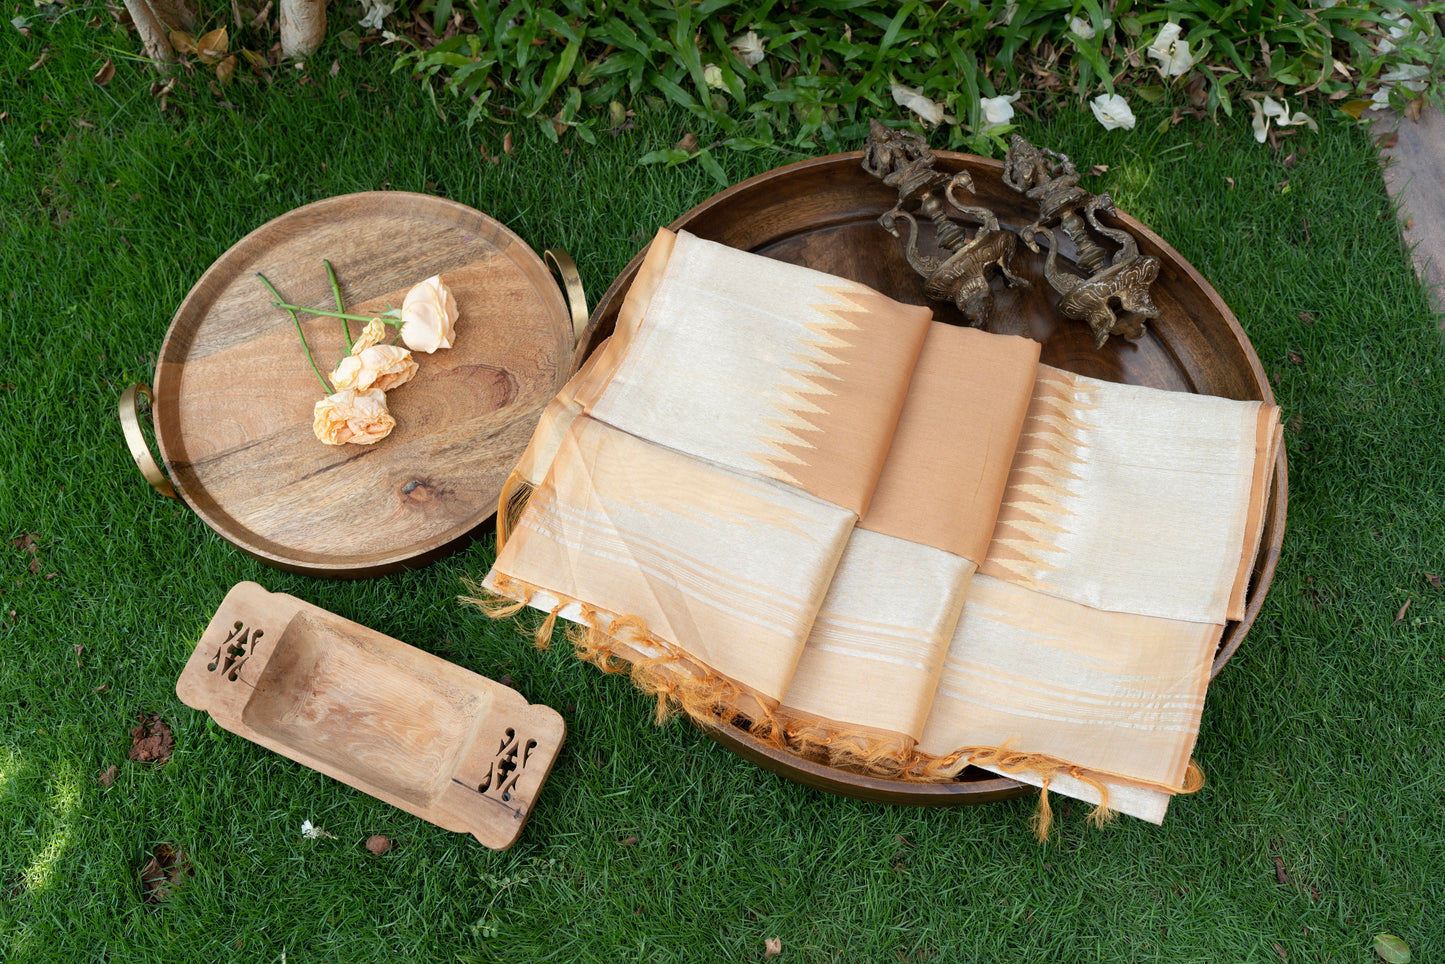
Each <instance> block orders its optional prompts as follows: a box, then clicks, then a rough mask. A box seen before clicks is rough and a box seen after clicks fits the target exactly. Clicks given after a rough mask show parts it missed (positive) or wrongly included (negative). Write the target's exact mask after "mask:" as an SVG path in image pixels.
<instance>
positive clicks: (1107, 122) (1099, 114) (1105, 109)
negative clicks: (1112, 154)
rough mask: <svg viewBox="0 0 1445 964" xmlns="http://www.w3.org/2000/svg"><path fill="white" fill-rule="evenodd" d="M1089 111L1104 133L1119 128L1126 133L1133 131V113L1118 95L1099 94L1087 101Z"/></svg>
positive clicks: (1126, 102)
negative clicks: (1102, 126) (1101, 125)
mask: <svg viewBox="0 0 1445 964" xmlns="http://www.w3.org/2000/svg"><path fill="white" fill-rule="evenodd" d="M1089 109H1090V110H1092V111H1093V112H1094V117H1095V118H1096V119H1098V121H1099V123H1100V124H1103V125H1104V130H1106V131H1112V130H1115V129H1116V128H1120V127H1122V128H1124V130H1126V131H1132V130H1133V129H1134V112H1133V111H1132V110H1130V109H1129V102H1128V101H1127V100H1125V99H1124V98H1123V97H1121V96H1119V95H1118V94H1100V95H1099V96H1098V97H1095V98H1094V99H1093V100H1091V101H1089Z"/></svg>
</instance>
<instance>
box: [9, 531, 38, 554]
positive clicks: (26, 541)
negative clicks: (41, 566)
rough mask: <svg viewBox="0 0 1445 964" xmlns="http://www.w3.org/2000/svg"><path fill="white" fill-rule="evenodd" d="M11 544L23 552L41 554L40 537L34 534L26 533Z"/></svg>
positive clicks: (11, 541)
mask: <svg viewBox="0 0 1445 964" xmlns="http://www.w3.org/2000/svg"><path fill="white" fill-rule="evenodd" d="M10 544H11V545H12V546H14V547H15V548H17V549H20V550H21V551H23V552H31V553H34V552H39V551H40V537H39V536H38V535H36V534H35V533H33V532H24V533H21V534H20V535H18V536H16V537H15V538H14V539H11V540H10Z"/></svg>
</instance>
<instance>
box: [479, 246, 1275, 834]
mask: <svg viewBox="0 0 1445 964" xmlns="http://www.w3.org/2000/svg"><path fill="white" fill-rule="evenodd" d="M1038 356H1039V345H1038V344H1037V343H1035V342H1032V341H1029V340H1027V339H1023V338H1016V337H1010V336H1000V335H991V334H987V333H984V332H980V331H976V330H973V329H964V328H957V327H952V326H946V325H943V324H940V323H937V322H934V321H932V319H931V313H930V312H929V310H928V309H927V308H923V307H919V306H913V305H905V304H901V303H899V302H896V301H893V300H892V299H889V298H887V297H885V296H883V295H881V294H878V293H877V292H874V291H871V290H869V289H867V288H866V287H864V286H862V285H858V284H856V283H854V282H851V281H847V280H845V279H841V278H836V277H831V276H828V275H825V274H822V273H820V272H817V271H813V270H811V269H808V268H803V267H799V266H796V265H789V264H784V263H781V262H776V261H772V260H771V259H768V258H764V257H761V256H757V255H752V254H748V253H745V252H740V251H735V250H732V249H729V248H726V247H724V246H721V245H717V244H714V243H712V242H708V241H704V240H702V239H699V238H696V237H693V236H691V235H688V234H686V233H680V234H677V235H673V234H672V233H671V232H667V231H663V232H660V233H659V235H658V236H657V238H656V239H655V240H654V242H653V244H652V245H651V247H650V249H649V253H648V255H647V257H646V259H645V261H644V264H643V265H642V268H641V270H640V271H639V273H638V276H637V278H636V280H635V281H634V284H633V286H632V288H631V289H630V291H629V294H628V296H627V299H626V300H625V302H624V305H623V307H622V309H621V311H620V313H619V317H618V321H617V325H616V330H615V332H614V334H613V336H612V337H611V338H610V339H609V340H608V341H607V342H606V343H604V345H603V346H601V347H600V348H599V349H598V351H597V352H595V353H594V354H593V356H592V357H591V358H590V359H589V360H588V362H587V363H586V364H585V365H584V367H583V368H582V369H581V370H580V371H579V372H578V374H577V375H576V376H575V377H574V378H573V379H572V381H571V382H570V383H569V384H568V385H567V386H566V387H565V388H564V389H563V391H562V392H560V393H559V394H558V396H557V397H556V398H555V399H554V400H553V401H552V403H551V404H550V405H549V406H548V408H547V410H546V412H545V413H544V415H543V417H542V419H541V422H540V423H539V426H538V429H537V431H536V433H535V434H534V436H533V439H532V442H531V445H530V446H529V448H528V449H527V452H526V453H525V455H524V456H523V458H522V460H521V462H520V463H519V465H518V466H517V469H516V471H515V472H514V473H513V477H512V479H511V480H510V481H509V483H508V485H507V487H506V489H505V490H504V493H503V500H502V501H503V505H502V507H501V510H500V511H499V517H498V518H499V525H498V534H499V540H498V541H499V551H498V557H497V560H496V563H495V565H494V566H493V568H492V569H491V571H490V572H489V573H488V574H487V576H486V578H485V579H484V580H483V586H484V587H485V588H486V589H487V590H488V591H489V592H490V593H491V594H493V596H494V597H495V598H497V599H500V600H504V601H513V602H515V604H517V605H530V606H532V607H534V608H537V609H540V610H542V611H544V612H546V613H547V614H548V618H547V620H546V622H545V623H544V627H543V631H542V634H541V636H542V637H547V636H550V633H551V628H552V623H553V621H554V619H557V618H560V619H563V620H569V621H571V622H573V623H576V624H577V625H578V630H577V631H576V632H575V633H573V634H572V638H573V641H574V643H575V644H576V646H577V648H578V651H579V655H583V656H585V657H588V658H590V659H592V660H594V661H595V662H598V663H599V665H602V666H603V667H604V668H608V669H618V668H622V667H623V666H626V668H628V669H629V670H630V671H631V673H632V675H633V677H634V679H635V680H636V681H637V682H638V684H639V685H640V686H642V687H643V688H644V689H646V690H647V691H649V692H652V693H654V694H656V695H657V696H658V700H659V713H660V714H662V713H664V712H665V711H666V710H667V708H668V707H678V708H681V709H682V710H683V711H684V712H686V713H687V714H688V715H689V716H691V717H693V718H694V719H697V720H699V721H702V722H704V723H710V724H719V723H723V722H728V721H731V720H734V719H735V718H737V717H739V716H741V717H744V718H746V720H747V722H748V723H749V726H750V731H751V732H752V734H753V735H754V736H756V737H758V738H759V739H763V740H765V741H769V742H772V743H774V744H775V745H778V746H780V747H783V748H786V749H789V750H791V751H793V752H797V753H801V754H806V755H809V756H813V757H823V758H825V759H827V760H829V761H830V762H832V763H834V764H835V765H839V766H849V767H856V768H862V769H865V770H867V771H870V772H874V773H879V774H883V775H889V776H894V777H897V778H899V779H913V780H940V779H950V778H952V777H953V776H955V775H956V774H957V773H958V772H959V771H961V770H962V769H963V768H964V767H965V766H968V765H970V764H973V765H979V766H984V767H986V768H989V769H993V770H995V771H996V772H1001V773H1007V774H1009V775H1010V776H1014V777H1016V778H1018V779H1021V780H1025V781H1028V782H1032V783H1035V784H1036V785H1040V786H1043V787H1044V788H1045V790H1047V789H1049V788H1052V789H1054V790H1056V791H1058V792H1063V793H1066V794H1069V795H1072V796H1076V797H1079V798H1080V799H1084V800H1088V801H1089V802H1092V803H1094V804H1096V805H1098V806H1099V807H1100V812H1101V813H1107V812H1108V810H1109V809H1111V808H1113V809H1122V810H1124V811H1125V812H1129V813H1133V814H1135V815H1137V816H1140V817H1143V818H1145V819H1149V820H1154V821H1156V822H1157V821H1158V820H1161V819H1162V817H1163V815H1164V808H1165V805H1166V804H1167V801H1168V799H1169V797H1170V796H1172V795H1173V794H1176V793H1180V792H1187V791H1190V790H1192V789H1194V788H1196V787H1197V785H1198V778H1197V771H1195V770H1193V769H1192V767H1191V765H1190V754H1191V752H1192V750H1193V746H1194V742H1195V739H1196V737H1197V734H1198V728H1199V720H1200V715H1201V712H1202V707H1203V700H1204V690H1205V686H1206V685H1207V682H1208V675H1209V667H1210V663H1211V660H1212V657H1213V654H1214V651H1215V648H1216V647H1217V644H1218V641H1219V638H1220V634H1221V632H1222V629H1223V626H1224V623H1225V621H1226V620H1227V619H1231V618H1238V615H1239V614H1240V612H1242V606H1243V599H1244V589H1245V580H1246V579H1247V575H1248V570H1249V566H1250V562H1251V560H1252V559H1253V557H1254V554H1255V551H1256V549H1257V546H1258V541H1259V538H1260V534H1261V532H1262V528H1263V515H1264V512H1263V508H1264V504H1265V498H1266V496H1267V483H1268V478H1269V473H1270V470H1271V467H1272V465H1273V461H1274V456H1275V452H1276V446H1277V445H1278V438H1279V432H1278V410H1277V409H1276V408H1275V407H1274V406H1270V405H1264V404H1262V403H1258V402H1238V401H1231V400H1226V399H1218V398H1211V397H1204V396H1197V395H1189V394H1183V393H1174V392H1165V391H1160V390H1155V389H1148V388H1140V387H1137V386H1125V385H1114V384H1110V383H1106V382H1102V381H1098V380H1095V379H1089V378H1084V377H1082V376H1077V375H1073V374H1071V373H1068V372H1064V371H1060V370H1057V369H1052V368H1049V367H1048V366H1043V365H1040V364H1039V360H1038ZM494 608H495V607H494ZM512 608H513V609H515V606H514V607H512ZM1045 799H1046V798H1045Z"/></svg>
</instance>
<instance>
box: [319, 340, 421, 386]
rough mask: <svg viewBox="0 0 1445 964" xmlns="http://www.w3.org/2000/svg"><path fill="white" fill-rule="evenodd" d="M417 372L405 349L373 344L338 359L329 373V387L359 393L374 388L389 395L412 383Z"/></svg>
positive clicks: (413, 361)
mask: <svg viewBox="0 0 1445 964" xmlns="http://www.w3.org/2000/svg"><path fill="white" fill-rule="evenodd" d="M416 370H417V364H416V360H415V359H413V358H412V357H411V352H409V351H407V350H406V349H405V348H398V347H396V346H395V345H374V346H372V347H370V348H366V349H363V350H362V351H359V352H356V353H354V354H351V355H347V356H346V357H345V358H343V359H341V363H340V364H339V365H337V366H336V371H334V372H332V373H331V384H333V385H335V386H336V387H337V388H350V389H353V390H355V391H358V392H365V391H370V390H371V389H373V388H379V389H381V390H382V391H383V392H389V391H391V390H392V389H393V388H396V387H397V386H398V385H405V384H406V383H407V382H409V381H411V378H412V376H413V375H415V374H416Z"/></svg>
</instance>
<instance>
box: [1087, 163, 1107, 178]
mask: <svg viewBox="0 0 1445 964" xmlns="http://www.w3.org/2000/svg"><path fill="white" fill-rule="evenodd" d="M1108 169H1109V165H1107V164H1095V165H1094V166H1093V167H1091V168H1089V176H1090V177H1098V176H1099V175H1100V174H1103V173H1104V172H1105V171H1107V170H1108Z"/></svg>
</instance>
